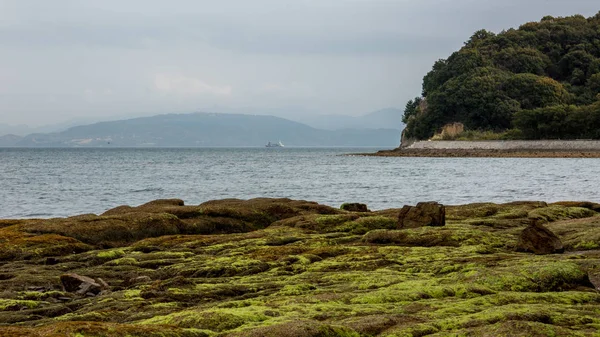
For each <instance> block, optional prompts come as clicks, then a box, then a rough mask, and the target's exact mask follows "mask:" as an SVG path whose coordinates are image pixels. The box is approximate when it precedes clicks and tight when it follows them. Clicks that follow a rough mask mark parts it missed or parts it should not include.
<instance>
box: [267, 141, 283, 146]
mask: <svg viewBox="0 0 600 337" xmlns="http://www.w3.org/2000/svg"><path fill="white" fill-rule="evenodd" d="M284 146H285V145H283V143H282V142H281V141H278V142H277V143H271V142H268V143H267V145H265V147H284Z"/></svg>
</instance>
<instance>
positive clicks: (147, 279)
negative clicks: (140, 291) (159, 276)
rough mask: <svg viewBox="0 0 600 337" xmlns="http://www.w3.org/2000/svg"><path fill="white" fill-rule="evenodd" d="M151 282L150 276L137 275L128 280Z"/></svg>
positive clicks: (136, 282)
mask: <svg viewBox="0 0 600 337" xmlns="http://www.w3.org/2000/svg"><path fill="white" fill-rule="evenodd" d="M147 282H152V279H151V278H150V276H138V277H134V278H132V279H130V280H129V282H128V283H129V284H138V283H147Z"/></svg>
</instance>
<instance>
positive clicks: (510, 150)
mask: <svg viewBox="0 0 600 337" xmlns="http://www.w3.org/2000/svg"><path fill="white" fill-rule="evenodd" d="M361 155H366V156H380V157H442V158H444V157H474V158H600V141H597V140H510V141H503V140H492V141H418V142H415V143H412V144H410V145H409V146H405V147H400V148H396V149H393V150H382V151H378V152H376V153H370V154H366V153H365V154H361Z"/></svg>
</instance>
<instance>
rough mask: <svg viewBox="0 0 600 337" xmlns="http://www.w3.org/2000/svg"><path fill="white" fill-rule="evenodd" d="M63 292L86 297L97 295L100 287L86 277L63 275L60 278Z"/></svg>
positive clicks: (100, 289)
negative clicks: (89, 294)
mask: <svg viewBox="0 0 600 337" xmlns="http://www.w3.org/2000/svg"><path fill="white" fill-rule="evenodd" d="M60 281H61V282H62V285H63V287H64V288H65V291H68V292H70V293H75V294H78V295H82V296H83V295H86V294H88V293H91V294H94V295H97V294H99V293H100V292H101V291H102V286H101V285H100V284H98V283H97V282H96V281H95V280H94V279H92V278H89V277H87V276H81V275H77V274H72V273H71V274H63V275H61V276H60Z"/></svg>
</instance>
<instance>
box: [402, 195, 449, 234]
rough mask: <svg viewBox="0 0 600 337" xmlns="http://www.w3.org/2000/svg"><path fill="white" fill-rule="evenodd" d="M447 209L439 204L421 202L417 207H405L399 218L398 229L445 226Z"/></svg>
mask: <svg viewBox="0 0 600 337" xmlns="http://www.w3.org/2000/svg"><path fill="white" fill-rule="evenodd" d="M445 225H446V207H444V205H442V204H439V203H437V202H433V201H431V202H420V203H418V204H417V205H416V206H404V207H402V209H401V210H400V215H399V216H398V228H399V229H402V228H418V227H424V226H445Z"/></svg>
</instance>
